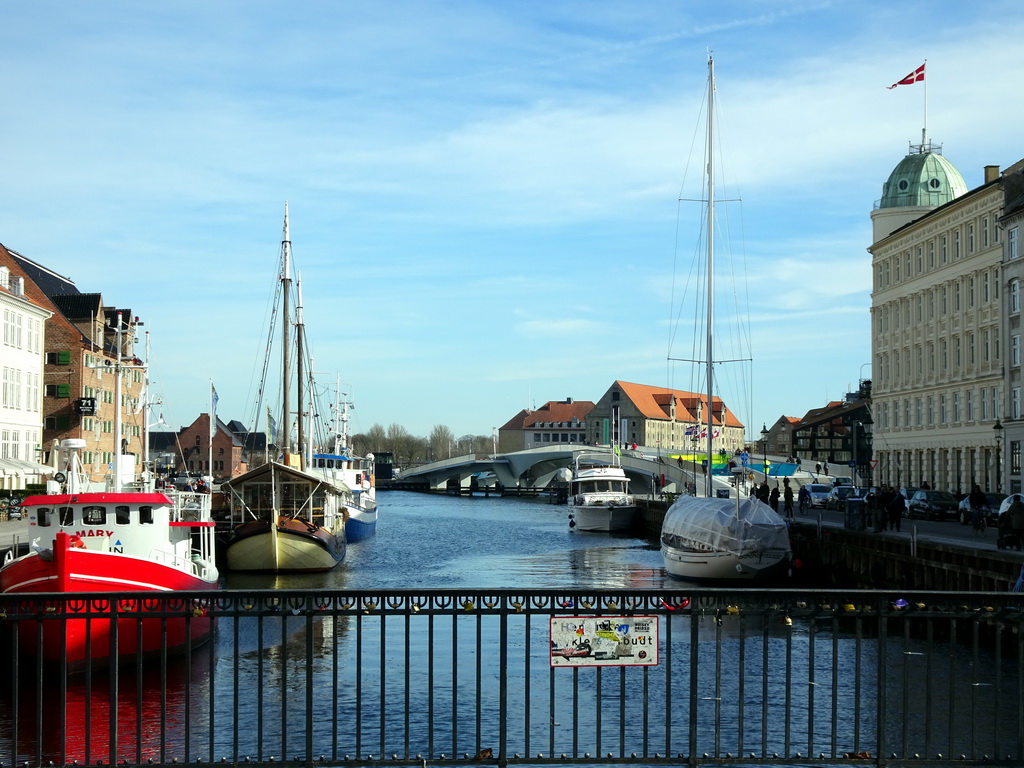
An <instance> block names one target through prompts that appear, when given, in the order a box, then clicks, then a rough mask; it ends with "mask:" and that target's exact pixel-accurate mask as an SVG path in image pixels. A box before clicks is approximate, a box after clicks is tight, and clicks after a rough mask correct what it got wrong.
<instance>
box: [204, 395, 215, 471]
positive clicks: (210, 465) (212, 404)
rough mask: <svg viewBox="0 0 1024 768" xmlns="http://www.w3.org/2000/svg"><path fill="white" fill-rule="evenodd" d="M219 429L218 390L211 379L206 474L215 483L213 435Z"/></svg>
mask: <svg viewBox="0 0 1024 768" xmlns="http://www.w3.org/2000/svg"><path fill="white" fill-rule="evenodd" d="M216 429H217V390H216V389H214V388H213V379H212V378H211V379H210V431H209V433H208V434H207V442H208V443H209V444H210V445H209V448H210V452H209V454H208V455H209V459H207V461H206V474H208V475H209V476H210V482H211V483H212V482H213V433H214V432H215V431H216Z"/></svg>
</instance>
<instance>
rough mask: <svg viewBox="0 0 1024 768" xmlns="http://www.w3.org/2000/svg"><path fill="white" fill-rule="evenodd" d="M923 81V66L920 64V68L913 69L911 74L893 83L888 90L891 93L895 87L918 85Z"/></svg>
mask: <svg viewBox="0 0 1024 768" xmlns="http://www.w3.org/2000/svg"><path fill="white" fill-rule="evenodd" d="M923 81H924V64H922V65H921V66H920V67H918V68H917V69H915V70H914V71H913V72H911V73H910V74H909V75H907V76H906V77H904V78H903V79H902V80H900V81H899V82H895V83H893V84H892V85H890V86H889V90H890V91H891V90H892V89H893V88H895V87H896V86H897V85H913V84H914V83H920V82H923Z"/></svg>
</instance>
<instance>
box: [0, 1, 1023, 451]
mask: <svg viewBox="0 0 1024 768" xmlns="http://www.w3.org/2000/svg"><path fill="white" fill-rule="evenodd" d="M0 27H2V28H3V29H5V30H6V31H7V34H5V36H4V45H3V46H2V47H0V94H2V99H3V118H2V119H0V148H2V156H0V169H2V176H0V179H2V184H0V242H2V243H3V244H4V245H5V246H6V247H8V248H10V249H12V250H15V251H17V252H19V253H21V254H23V255H24V256H26V257H28V258H30V259H33V260H34V261H37V262H39V263H41V264H44V265H46V266H47V267H49V268H50V269H52V270H54V271H56V272H58V273H60V274H62V275H65V276H67V277H69V278H71V279H72V280H74V281H75V283H76V285H77V286H78V288H79V289H80V290H81V291H83V292H98V293H102V294H103V298H104V301H105V303H106V304H108V305H116V306H118V307H126V308H130V309H131V310H132V312H133V313H134V314H135V315H137V316H139V317H140V319H142V320H143V322H144V323H145V327H144V329H145V331H146V332H147V339H146V340H145V341H142V342H140V347H139V349H140V350H141V349H142V347H143V346H144V344H145V343H148V346H149V349H150V352H149V359H150V362H151V376H152V394H153V397H154V399H157V400H158V401H159V402H158V404H157V405H156V406H154V407H155V408H159V409H160V411H162V412H163V414H164V418H165V420H166V421H167V422H168V423H169V424H171V425H172V426H179V425H182V426H183V425H188V424H190V423H191V422H192V421H193V420H194V419H195V418H196V416H198V414H199V413H202V412H207V411H208V410H209V402H210V384H211V381H212V382H213V385H214V386H215V387H216V390H217V393H218V406H217V413H218V416H220V417H221V418H222V419H238V420H240V421H242V422H243V423H247V424H250V425H251V424H252V423H253V419H254V415H253V412H254V410H255V408H254V403H255V402H256V396H255V393H256V392H257V391H258V388H259V380H260V373H261V371H262V367H263V359H264V351H265V348H266V335H267V325H268V312H269V306H270V303H271V301H272V295H273V290H274V282H275V280H276V277H277V270H278V267H277V264H278V259H279V254H280V241H281V237H282V221H283V215H284V207H285V203H286V202H287V204H288V206H289V210H290V224H291V241H292V244H293V245H292V247H293V253H294V259H295V264H296V267H297V269H298V270H299V271H301V274H302V280H303V294H304V296H303V304H304V314H305V318H304V319H305V325H306V329H307V333H308V336H309V343H310V348H311V354H312V355H313V358H314V369H315V372H316V379H317V381H318V383H320V384H321V385H322V386H323V387H324V388H333V387H334V385H335V382H336V381H340V382H341V383H342V390H343V391H344V392H345V393H346V394H345V399H348V400H350V401H351V402H352V404H353V406H354V410H353V411H352V413H351V416H352V421H351V424H350V431H352V432H362V431H366V430H367V429H369V428H370V427H371V426H373V425H374V424H381V425H383V426H385V427H387V426H388V425H392V424H397V425H401V426H402V427H404V428H405V429H406V430H407V431H408V432H410V433H411V434H413V435H419V436H426V435H428V434H429V433H430V431H431V430H432V428H433V427H434V426H435V425H444V426H447V427H448V428H449V429H451V431H452V432H453V434H455V435H456V436H461V435H466V434H484V435H489V434H491V431H492V429H493V428H494V427H499V426H501V425H502V424H504V423H505V422H507V421H508V420H509V419H510V418H512V417H513V416H515V414H516V413H517V412H519V411H520V410H521V409H523V408H529V407H538V406H540V405H543V404H544V403H545V402H547V401H549V400H563V399H565V398H567V397H571V398H573V399H575V400H593V401H597V400H598V399H599V398H600V397H601V396H602V395H603V394H604V392H605V391H606V390H607V389H608V387H609V386H610V385H611V384H612V382H613V381H615V380H616V379H621V380H624V381H631V382H637V383H641V384H650V385H654V386H672V387H675V388H679V389H692V388H694V387H696V388H698V389H700V388H702V387H703V385H702V384H700V383H699V381H696V382H695V380H694V374H693V372H692V371H691V370H689V367H688V366H685V364H682V363H679V362H672V361H671V360H670V358H671V359H673V360H678V359H679V358H681V357H685V356H686V355H687V354H691V352H690V350H689V346H690V341H689V339H690V338H693V337H694V336H695V335H699V334H695V332H694V328H693V324H692V323H691V324H689V325H688V324H687V322H688V321H686V320H684V318H688V317H690V316H692V315H693V310H694V307H695V306H696V304H692V305H691V304H688V303H687V302H689V301H691V300H690V299H688V298H687V295H688V294H687V291H686V290H684V288H685V286H687V285H688V284H689V283H690V281H692V280H693V278H692V276H691V273H690V270H691V266H692V263H693V262H694V260H695V259H696V258H697V257H696V256H695V254H696V253H697V252H698V251H697V250H696V246H695V243H696V242H697V241H698V237H697V235H698V231H699V230H700V229H701V226H702V225H701V221H700V216H701V215H702V214H700V213H699V210H700V206H699V204H695V203H691V202H689V200H691V199H695V198H698V197H699V196H700V183H701V180H702V177H703V167H702V162H703V161H702V160H701V159H700V152H701V151H702V150H701V149H700V147H697V150H696V151H697V154H696V155H695V154H694V148H695V146H697V145H701V144H702V142H703V138H702V135H701V133H702V131H703V130H704V128H703V121H704V120H705V119H706V113H705V112H704V110H705V101H706V88H707V72H708V67H707V61H708V56H709V54H711V55H712V56H713V58H714V62H715V72H716V80H717V97H716V117H717V121H716V122H717V125H718V133H717V134H716V135H717V136H718V138H716V142H717V144H718V150H719V153H720V158H721V160H720V164H721V168H722V170H721V171H720V172H719V174H718V175H719V177H720V179H721V181H720V184H721V186H720V187H719V193H720V194H721V197H719V194H716V199H721V200H722V201H723V202H722V204H720V205H719V206H718V209H719V211H720V212H722V211H723V210H724V211H725V215H724V216H723V219H726V218H727V219H728V226H729V230H728V235H727V239H728V243H729V246H730V247H729V252H728V255H727V256H725V257H724V259H723V256H722V255H721V254H722V249H721V246H716V250H717V252H718V255H717V256H716V263H717V264H719V265H723V264H724V266H722V267H719V268H722V269H727V270H729V272H730V274H736V275H738V276H740V277H742V278H743V279H744V280H745V283H744V282H740V283H738V285H739V286H741V287H739V288H737V289H734V293H735V295H737V296H740V297H741V299H742V301H740V302H738V303H737V305H736V309H735V312H734V311H733V310H732V309H729V310H728V311H723V312H722V316H720V317H719V316H717V314H716V320H715V323H716V334H719V333H723V335H724V331H723V330H722V329H724V328H725V327H727V326H728V325H729V324H730V323H732V324H733V325H735V326H737V327H743V326H744V324H748V325H747V327H748V328H749V338H748V341H749V349H750V354H749V356H750V359H751V362H750V363H749V364H748V365H746V366H745V369H746V371H747V372H748V373H744V374H743V375H742V378H743V379H745V380H746V382H747V384H746V385H744V386H745V388H744V386H740V388H739V389H737V390H736V394H734V395H729V394H725V392H726V386H725V379H727V378H730V377H731V374H725V373H724V371H722V372H719V368H718V366H716V377H719V376H720V377H721V379H722V393H723V397H725V399H726V402H727V403H728V404H729V405H730V407H731V408H732V409H733V410H734V411H735V412H736V413H737V415H738V417H739V418H740V420H741V421H743V422H744V423H745V424H746V425H747V427H748V435H750V436H752V437H754V436H756V433H758V432H760V428H761V425H762V423H765V422H767V423H768V424H771V423H772V422H773V421H775V420H776V419H778V418H779V416H781V415H783V414H785V415H788V416H803V415H804V414H805V413H807V412H808V411H809V410H811V409H814V408H817V407H820V406H822V405H824V404H826V403H828V402H829V401H832V400H837V399H841V398H843V397H844V396H845V393H847V392H849V391H853V390H854V389H856V387H857V383H858V381H859V380H860V379H863V378H870V376H871V367H870V354H871V340H870V335H869V334H870V322H869V308H870V302H871V298H870V294H871V270H870V255H869V254H868V253H867V250H866V249H867V248H868V247H869V246H870V239H871V221H870V212H871V209H872V206H873V204H874V203H875V201H877V200H878V199H879V198H880V197H881V192H882V184H883V183H884V182H885V180H886V178H887V177H888V175H889V173H890V172H891V171H892V169H893V168H894V167H895V166H896V164H897V163H898V162H899V161H900V160H901V159H902V158H903V156H904V155H906V154H907V152H908V151H909V145H910V144H917V143H919V142H920V139H921V131H922V127H924V124H925V121H927V131H928V139H929V140H930V141H934V142H936V143H938V144H941V145H942V147H943V154H944V155H945V157H946V158H948V159H949V160H950V161H951V162H952V163H953V164H954V165H955V166H956V167H957V168H958V169H959V170H960V172H961V173H962V174H963V176H964V178H965V180H966V182H967V185H968V188H974V187H976V186H978V185H980V184H981V183H982V179H983V175H982V174H983V167H984V166H985V165H999V166H1001V167H1003V168H1005V167H1007V166H1009V165H1011V164H1012V163H1014V162H1016V161H1017V160H1020V159H1021V157H1024V144H1022V143H1021V142H1020V140H1019V138H1020V135H1021V134H1020V129H1019V126H1020V125H1021V124H1024V101H1022V100H1021V99H1020V98H1018V96H1019V92H1020V82H1021V60H1020V56H1019V51H1020V40H1022V39H1024V17H1022V16H1021V14H1020V13H1019V5H1018V2H1017V0H976V2H973V3H963V2H961V0H954V1H947V0H930V1H929V2H923V1H920V0H903V2H900V3H891V2H875V1H874V0H864V1H863V2H856V3H851V2H848V0H843V1H839V0H837V1H835V2H832V1H830V0H819V1H815V0H807V1H806V2H800V1H795V2H785V0H770V1H769V0H737V1H736V2H729V3H722V2H720V1H719V0H688V1H687V2H678V1H674V2H669V1H667V0H666V1H645V0H630V2H621V1H620V2H600V1H593V0H587V1H585V2H584V1H583V0H579V1H575V0H568V1H566V2H552V1H551V0H543V1H540V0H536V1H534V0H523V1H522V2H494V1H493V0H492V1H491V2H465V1H460V0H450V1H449V2H436V1H434V0H422V1H417V2H411V1H410V2H383V1H381V2H369V1H366V2H356V1H355V0H337V1H336V2H318V1H316V0H310V1H309V2H298V3H282V2H277V1H276V0H275V1H273V2H271V1H261V0H246V1H245V2H240V1H239V2H235V1H232V0H219V1H218V2H209V1H208V0H203V2H190V1H189V0H175V1H174V2H146V3H140V2H135V1H133V2H115V1H113V0H96V1H95V2H90V3H69V2H64V1H63V0H61V1H60V2H56V1H51V0H33V2H24V1H21V2H15V1H14V0H0ZM926 60H927V75H926V85H925V84H920V83H919V84H916V85H913V86H900V87H897V88H895V89H889V88H887V87H886V86H889V85H891V84H892V83H894V82H896V81H898V80H900V79H901V78H903V77H904V76H905V75H907V74H908V73H910V72H912V71H913V70H914V69H915V68H917V67H918V66H920V65H921V64H922V63H924V62H925V61H926ZM926 105H927V106H926ZM718 162H719V161H718V160H716V163H718ZM693 185H696V186H693ZM690 187H693V191H692V192H691V191H689V189H690ZM740 200H741V201H742V202H737V201H740ZM726 201H729V202H726ZM716 271H717V268H716ZM716 280H717V278H716ZM720 284H721V283H720ZM692 301H697V300H696V299H693V300H692ZM716 302H717V303H718V306H720V307H722V308H723V310H724V308H726V307H731V306H732V305H731V304H730V303H729V302H728V301H721V300H718V299H716ZM741 313H746V318H743V317H741ZM732 321H736V322H732ZM741 321H742V322H741ZM716 343H717V342H716ZM684 347H685V349H684ZM716 359H717V358H716ZM683 367H686V368H687V370H685V371H683V370H680V369H681V368H683ZM730 398H731V399H730ZM256 426H257V428H260V426H261V425H258V424H257V425H256Z"/></svg>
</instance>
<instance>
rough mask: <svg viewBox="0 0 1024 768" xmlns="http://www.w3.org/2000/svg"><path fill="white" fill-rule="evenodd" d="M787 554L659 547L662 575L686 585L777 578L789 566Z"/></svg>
mask: <svg viewBox="0 0 1024 768" xmlns="http://www.w3.org/2000/svg"><path fill="white" fill-rule="evenodd" d="M789 554H790V553H789V550H785V549H763V550H757V551H754V552H748V553H746V554H744V555H737V554H735V553H733V552H697V551H693V550H685V549H677V548H675V547H667V546H665V545H664V544H663V545H662V547H661V555H662V558H663V559H664V561H665V572H666V573H667V574H668V575H669V576H672V577H674V578H677V579H685V580H687V581H700V582H723V581H754V580H763V579H768V578H771V577H773V576H776V575H778V574H779V573H780V572H781V571H782V569H783V568H784V567H785V566H786V564H787V563H788V562H789Z"/></svg>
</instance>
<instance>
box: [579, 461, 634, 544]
mask: <svg viewBox="0 0 1024 768" xmlns="http://www.w3.org/2000/svg"><path fill="white" fill-rule="evenodd" d="M612 455H613V456H614V457H615V459H617V458H618V456H617V454H615V453H614V452H613V454H612ZM628 487H629V478H628V477H626V472H625V471H624V470H623V469H622V467H621V466H620V465H619V463H618V461H617V460H613V461H612V462H611V463H609V461H608V459H607V458H606V457H604V456H595V455H594V454H587V453H580V454H578V455H577V456H576V460H575V461H574V463H573V469H572V475H571V477H570V479H569V497H568V504H569V527H570V528H572V529H575V530H577V531H603V532H612V531H625V530H628V529H629V528H630V526H632V525H633V520H634V518H635V517H636V502H635V501H634V499H633V497H632V496H631V495H630V494H629V492H628V490H627V489H628Z"/></svg>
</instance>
